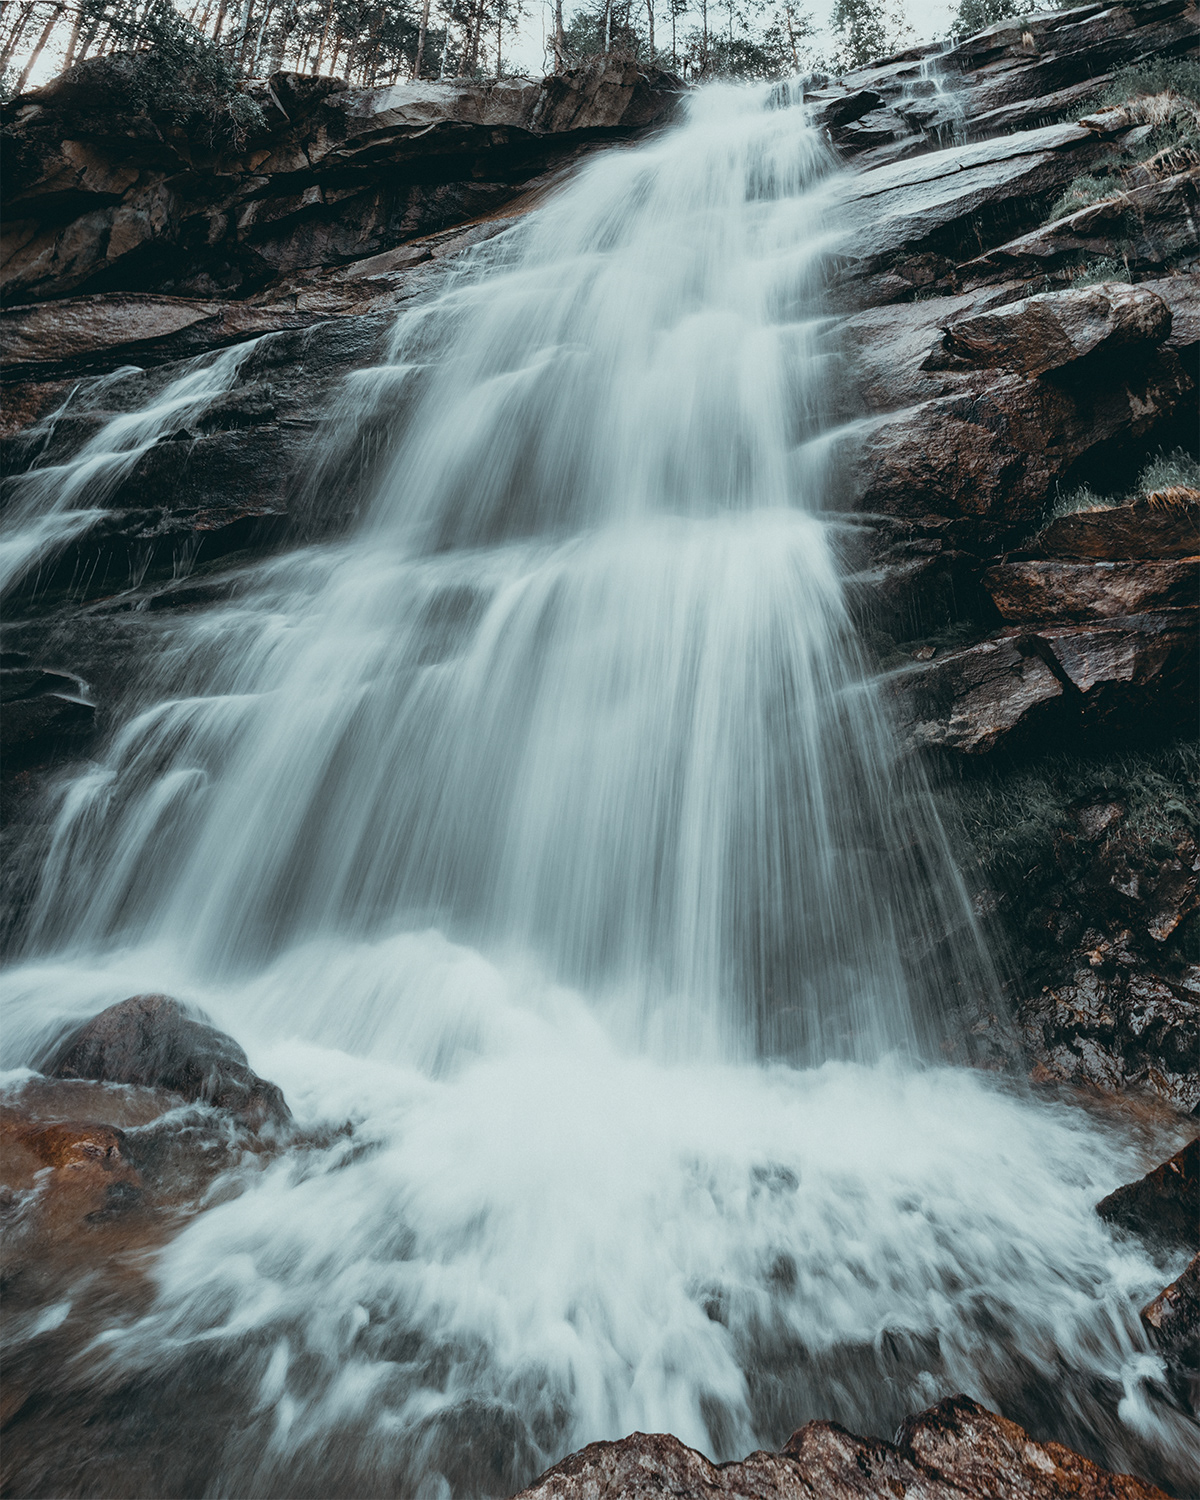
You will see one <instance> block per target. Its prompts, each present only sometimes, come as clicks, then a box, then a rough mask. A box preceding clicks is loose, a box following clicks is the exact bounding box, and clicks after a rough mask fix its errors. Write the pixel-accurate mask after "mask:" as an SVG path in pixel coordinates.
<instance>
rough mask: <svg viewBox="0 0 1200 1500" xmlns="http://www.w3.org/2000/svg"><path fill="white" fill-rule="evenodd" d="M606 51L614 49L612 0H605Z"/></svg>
mask: <svg viewBox="0 0 1200 1500" xmlns="http://www.w3.org/2000/svg"><path fill="white" fill-rule="evenodd" d="M604 51H605V53H606V54H607V53H609V52H611V51H612V0H604Z"/></svg>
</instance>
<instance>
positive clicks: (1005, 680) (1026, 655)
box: [898, 636, 1063, 755]
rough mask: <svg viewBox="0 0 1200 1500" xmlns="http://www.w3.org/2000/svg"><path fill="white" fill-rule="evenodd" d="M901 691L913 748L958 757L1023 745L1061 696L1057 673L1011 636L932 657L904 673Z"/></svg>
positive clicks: (1047, 717)
mask: <svg viewBox="0 0 1200 1500" xmlns="http://www.w3.org/2000/svg"><path fill="white" fill-rule="evenodd" d="M898 686H899V690H900V692H901V694H902V695H903V701H904V705H905V706H904V711H903V720H904V722H905V723H906V725H908V726H910V727H909V734H910V736H911V739H912V741H913V743H914V744H916V745H918V746H924V747H928V748H936V749H939V750H951V751H955V752H957V753H959V754H963V755H986V754H987V753H988V752H990V751H992V750H994V749H996V747H997V746H998V745H1001V744H1007V743H1009V742H1011V741H1014V740H1016V741H1023V740H1027V739H1028V737H1029V735H1030V733H1031V732H1032V731H1033V730H1034V729H1035V728H1037V727H1038V726H1039V725H1042V724H1043V723H1044V722H1046V721H1047V720H1048V719H1049V717H1050V715H1051V713H1052V712H1053V710H1054V709H1055V708H1056V707H1057V706H1058V704H1059V702H1060V700H1061V699H1062V696H1063V685H1062V682H1061V681H1060V680H1059V677H1058V676H1057V675H1056V673H1055V672H1054V671H1052V670H1051V668H1050V667H1049V666H1048V665H1047V664H1046V662H1045V661H1043V660H1042V658H1041V656H1040V655H1038V653H1037V651H1036V650H1035V649H1034V648H1033V647H1032V646H1031V645H1030V644H1029V643H1027V642H1026V641H1024V640H1022V639H1020V638H1018V637H1015V636H1001V637H997V638H995V639H991V640H985V641H980V642H979V643H978V644H977V645H974V646H969V647H967V648H966V649H965V650H962V651H952V652H948V653H946V654H945V655H938V656H935V657H933V658H932V659H930V660H928V661H926V662H923V663H922V664H920V665H919V666H915V667H911V668H908V669H906V670H905V671H904V672H903V673H902V674H900V675H899V683H898Z"/></svg>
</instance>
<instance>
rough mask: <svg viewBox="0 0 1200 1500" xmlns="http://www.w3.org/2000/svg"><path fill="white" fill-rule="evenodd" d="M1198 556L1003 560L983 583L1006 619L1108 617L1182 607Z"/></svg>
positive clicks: (1192, 593) (1191, 591) (1188, 600)
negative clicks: (1083, 560)
mask: <svg viewBox="0 0 1200 1500" xmlns="http://www.w3.org/2000/svg"><path fill="white" fill-rule="evenodd" d="M1198 564H1200V557H1192V558H1182V559H1179V560H1172V561H1170V562H1149V561H1139V562H1092V563H1076V562H1065V561H1059V560H1057V559H1055V560H1051V561H1031V562H1008V563H1001V564H1000V565H999V566H998V567H994V568H989V569H988V570H987V572H986V573H984V575H983V586H984V588H985V589H987V591H988V593H989V594H990V595H991V598H992V603H993V604H994V605H995V606H996V608H997V609H998V610H999V611H1000V614H1001V616H1002V617H1003V618H1004V619H1006V620H1023V621H1034V620H1059V619H1067V620H1086V619H1111V618H1113V617H1115V616H1122V615H1136V614H1141V613H1144V612H1151V611H1155V610H1164V609H1184V608H1186V607H1187V606H1189V605H1191V604H1193V603H1194V602H1195V599H1196V581H1197V574H1196V569H1197V565H1198Z"/></svg>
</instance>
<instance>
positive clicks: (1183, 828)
mask: <svg viewBox="0 0 1200 1500" xmlns="http://www.w3.org/2000/svg"><path fill="white" fill-rule="evenodd" d="M1197 787H1200V747H1197V746H1196V745H1195V744H1193V743H1192V742H1191V741H1190V740H1180V741H1178V742H1177V743H1175V744H1172V745H1168V746H1167V747H1165V748H1163V749H1156V750H1148V751H1127V752H1124V753H1119V754H1115V755H1109V756H1105V757H1103V758H1101V759H1090V758H1085V757H1080V756H1075V755H1055V756H1048V757H1046V758H1045V759H1043V760H1040V761H1039V762H1038V763H1037V764H1036V765H1034V766H1029V767H1025V768H1023V769H1020V770H1012V769H1007V770H1005V769H996V770H990V771H988V772H985V773H984V774H983V775H981V776H980V777H979V778H978V779H977V780H973V781H969V782H966V783H964V784H963V785H962V786H960V787H959V788H958V789H957V791H956V793H955V795H954V805H955V812H956V815H957V821H958V822H959V824H960V826H961V827H962V829H963V832H964V834H965V835H966V838H967V839H968V841H969V843H970V845H971V847H972V848H973V849H974V851H975V854H976V857H977V858H978V860H979V862H980V864H981V866H982V867H983V869H984V870H985V871H986V872H987V873H988V875H989V876H990V877H991V878H992V879H994V880H996V881H998V882H1000V883H1004V882H1006V881H1011V880H1021V879H1022V878H1023V877H1024V876H1025V875H1026V874H1027V872H1029V871H1030V870H1032V869H1033V868H1035V867H1036V866H1037V865H1039V864H1043V863H1045V861H1046V860H1048V859H1050V858H1052V857H1053V849H1054V841H1055V837H1056V835H1057V834H1058V833H1059V831H1060V830H1061V829H1063V828H1065V827H1068V826H1069V825H1070V823H1071V817H1070V811H1071V809H1072V808H1073V807H1082V806H1086V805H1087V804H1089V803H1097V802H1106V801H1113V802H1116V801H1119V802H1121V803H1122V804H1123V805H1124V807H1125V810H1126V811H1125V816H1124V818H1123V819H1122V820H1121V822H1120V823H1119V825H1117V827H1118V828H1119V830H1120V833H1121V834H1122V835H1125V836H1132V837H1135V838H1138V839H1144V840H1148V841H1155V840H1162V841H1163V842H1164V843H1165V844H1167V845H1171V846H1173V844H1174V843H1175V841H1177V840H1178V839H1179V838H1180V836H1181V835H1183V834H1185V833H1192V834H1195V833H1197V832H1200V798H1198V797H1197V791H1196V789H1197ZM1152 852H1157V851H1155V850H1153V848H1152ZM1165 852H1167V853H1169V850H1167V851H1165ZM1160 857H1161V856H1160Z"/></svg>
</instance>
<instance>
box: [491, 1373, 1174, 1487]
mask: <svg viewBox="0 0 1200 1500" xmlns="http://www.w3.org/2000/svg"><path fill="white" fill-rule="evenodd" d="M664 1494H669V1495H672V1496H674V1497H676V1500H717V1497H719V1496H737V1497H746V1496H753V1497H755V1500H895V1497H896V1496H898V1495H912V1496H914V1497H916V1496H920V1497H921V1500H965V1497H967V1496H971V1497H972V1500H1059V1497H1063V1500H1065V1497H1067V1496H1071V1497H1072V1500H1165V1497H1164V1496H1163V1493H1162V1491H1161V1490H1158V1489H1156V1488H1155V1487H1154V1486H1153V1485H1149V1484H1145V1483H1143V1482H1142V1481H1141V1480H1138V1479H1134V1478H1132V1477H1131V1476H1129V1475H1127V1474H1111V1473H1109V1472H1108V1471H1107V1470H1105V1469H1101V1468H1098V1467H1097V1466H1096V1465H1095V1464H1093V1463H1091V1462H1089V1460H1088V1459H1086V1458H1082V1457H1081V1456H1080V1455H1079V1454H1077V1453H1072V1452H1071V1450H1070V1449H1069V1448H1064V1447H1062V1446H1061V1445H1060V1444H1058V1443H1038V1442H1035V1441H1034V1440H1033V1439H1032V1438H1031V1437H1030V1436H1029V1434H1028V1433H1027V1432H1025V1431H1024V1430H1023V1429H1022V1428H1020V1427H1018V1426H1017V1424H1016V1423H1015V1422H1009V1421H1006V1420H1005V1418H1003V1417H999V1416H996V1415H995V1414H994V1413H993V1412H990V1411H987V1410H986V1409H985V1408H984V1407H982V1406H980V1405H978V1403H976V1402H974V1401H971V1400H969V1399H968V1398H967V1397H966V1396H951V1397H950V1398H949V1399H947V1400H945V1401H940V1402H939V1403H938V1404H937V1405H936V1406H932V1407H930V1408H929V1410H928V1411H924V1412H921V1413H920V1414H919V1415H917V1416H915V1417H909V1418H908V1419H907V1420H906V1421H905V1422H904V1423H903V1424H902V1426H901V1428H900V1431H899V1432H898V1433H897V1435H896V1441H895V1442H894V1443H886V1442H882V1441H880V1440H878V1439H873V1438H860V1437H855V1436H854V1435H853V1434H852V1433H849V1432H847V1431H846V1429H845V1428H844V1427H839V1426H838V1425H837V1424H836V1423H834V1422H810V1423H808V1425H807V1426H805V1427H802V1428H800V1430H799V1431H798V1432H795V1433H793V1434H792V1436H791V1437H790V1438H789V1439H788V1441H787V1443H786V1445H785V1446H784V1448H783V1451H782V1452H781V1453H752V1454H751V1455H750V1457H749V1458H746V1459H743V1460H742V1461H741V1462H740V1463H726V1464H714V1463H711V1462H710V1461H709V1460H708V1459H706V1458H705V1457H704V1456H703V1455H702V1454H700V1453H697V1452H696V1451H695V1450H694V1449H692V1448H688V1447H685V1445H684V1444H683V1443H681V1442H680V1441H679V1439H678V1438H674V1437H670V1436H665V1435H662V1434H647V1433H641V1432H635V1433H633V1434H632V1435H631V1436H630V1437H627V1438H622V1439H621V1441H620V1442H616V1443H592V1444H591V1445H590V1446H589V1447H587V1448H584V1449H582V1450H581V1451H580V1452H579V1453H575V1454H572V1455H571V1457H570V1458H566V1459H564V1460H563V1461H562V1463H560V1464H556V1465H555V1466H554V1468H552V1469H550V1470H549V1471H548V1472H547V1473H545V1474H543V1475H542V1476H541V1478H540V1479H537V1480H535V1481H534V1483H533V1484H531V1485H530V1486H529V1488H528V1489H525V1490H522V1491H521V1493H520V1496H519V1497H517V1500H617V1497H620V1500H640V1497H643V1496H661V1495H664Z"/></svg>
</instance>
